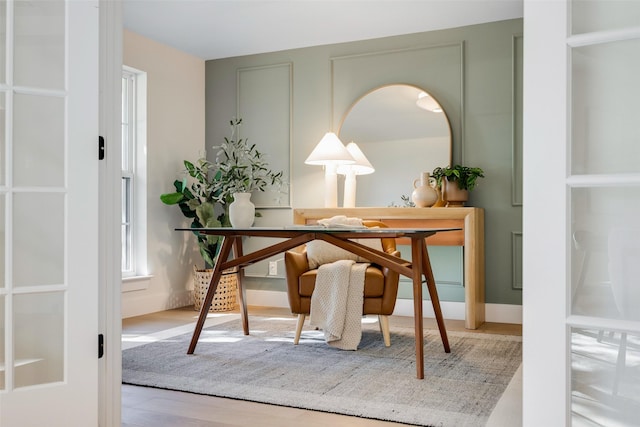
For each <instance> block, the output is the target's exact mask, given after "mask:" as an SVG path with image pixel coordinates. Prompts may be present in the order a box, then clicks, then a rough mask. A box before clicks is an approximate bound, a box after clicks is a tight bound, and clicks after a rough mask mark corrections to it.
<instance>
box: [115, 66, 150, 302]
mask: <svg viewBox="0 0 640 427" xmlns="http://www.w3.org/2000/svg"><path fill="white" fill-rule="evenodd" d="M122 76H123V91H122V94H123V97H124V96H125V95H126V96H127V98H128V99H127V101H128V103H127V106H125V104H124V100H123V115H122V127H123V129H122V137H123V142H122V158H123V159H127V160H128V161H127V162H126V163H127V165H128V168H126V169H125V168H124V167H123V168H122V178H125V177H127V178H129V179H130V180H131V186H130V188H129V198H130V199H129V206H130V211H129V215H128V218H129V221H128V224H129V227H130V228H129V230H130V231H129V234H128V236H123V242H122V251H123V257H125V256H128V257H129V263H128V264H129V265H130V268H129V269H127V270H125V269H124V268H122V279H123V280H122V292H129V291H134V290H142V289H147V287H148V279H149V278H150V277H151V276H150V275H149V272H148V268H147V224H146V217H147V188H146V181H147V180H146V175H147V159H146V152H147V129H146V123H147V120H146V117H147V114H146V112H147V105H146V104H147V103H146V99H147V74H146V73H145V72H143V71H140V70H136V69H134V68H132V67H128V66H123V69H122ZM125 81H126V82H128V83H126V84H125ZM125 116H126V117H125ZM125 120H126V123H127V124H128V130H127V132H126V135H125V130H124V124H125ZM125 136H126V137H127V138H126V140H125V139H124V138H125ZM124 163H125V162H124V161H123V162H122V164H123V165H124ZM125 194H126V193H125V192H124V189H123V202H124V195H125ZM121 220H122V219H121ZM122 225H124V222H122ZM121 235H122V233H121ZM124 239H128V240H129V242H130V247H131V249H130V252H129V254H128V255H127V252H126V247H125V240H124ZM123 264H124V263H121V267H123Z"/></svg>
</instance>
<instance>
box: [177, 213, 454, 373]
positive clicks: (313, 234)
mask: <svg viewBox="0 0 640 427" xmlns="http://www.w3.org/2000/svg"><path fill="white" fill-rule="evenodd" d="M177 230H178V231H198V232H200V233H202V234H207V235H214V236H222V238H223V240H222V247H221V249H220V253H219V255H218V258H217V261H216V265H215V266H214V269H213V276H212V277H211V283H210V285H209V290H208V291H207V294H206V296H205V298H204V301H203V304H202V308H201V309H200V315H199V316H198V321H197V323H196V326H195V329H194V331H193V336H192V338H191V343H190V345H189V349H188V351H187V354H193V352H194V351H195V349H196V345H197V344H198V339H199V338H200V333H201V332H202V328H203V326H204V322H205V320H206V318H207V313H208V311H209V307H210V306H211V302H212V301H213V296H214V294H215V291H216V288H217V287H218V281H219V280H220V277H221V275H222V272H223V271H224V270H227V269H229V268H238V269H239V270H240V269H242V268H244V267H246V266H248V265H251V264H253V263H256V262H259V261H262V260H265V259H267V258H269V257H271V256H273V255H276V254H279V253H282V252H285V251H288V250H290V249H293V248H295V247H298V246H300V245H303V244H305V243H307V242H309V241H311V240H324V241H325V242H328V243H330V244H333V245H335V246H338V247H340V248H342V249H345V250H347V251H349V252H352V253H354V254H356V255H358V256H361V257H363V258H366V259H368V260H370V261H371V262H373V263H375V264H379V265H381V266H383V267H387V268H389V269H390V270H393V271H396V272H398V273H399V274H401V275H403V276H406V277H409V278H410V279H412V280H413V315H414V321H415V352H416V371H417V372H416V374H417V377H418V378H419V379H423V378H424V353H423V350H424V330H423V320H422V278H423V277H424V279H425V281H426V285H427V290H428V291H429V296H430V297H431V304H432V305H433V311H434V313H435V317H436V321H437V324H438V329H439V330H440V337H441V339H442V344H443V346H444V350H445V352H447V353H449V352H450V347H449V339H448V337H447V331H446V329H445V326H444V320H443V318H442V311H441V309H440V300H439V299H438V292H437V290H436V286H435V280H434V278H433V272H432V271H431V263H430V262H429V254H428V252H427V246H426V243H425V239H426V238H427V237H429V236H432V235H434V234H436V233H439V232H446V231H453V230H458V228H424V229H422V228H421V229H407V228H375V229H370V228H347V227H334V228H327V227H321V226H304V225H302V226H291V227H251V228H179V229H177ZM243 236H254V237H272V238H278V239H285V240H281V241H279V242H278V243H275V244H273V245H271V246H268V247H265V248H263V249H259V250H256V251H254V252H252V253H249V254H244V253H243V251H242V237H243ZM356 238H357V239H380V238H405V239H409V240H410V241H411V261H407V260H404V259H402V258H398V257H395V256H392V255H389V254H387V253H385V252H381V251H379V250H376V249H372V248H370V247H368V246H365V245H362V244H360V243H358V242H355V241H352V240H349V239H356ZM232 249H233V256H231V252H232ZM238 296H239V300H240V315H241V318H242V327H243V330H244V334H245V335H249V319H248V315H247V303H246V291H245V289H244V286H243V284H242V274H239V275H238Z"/></svg>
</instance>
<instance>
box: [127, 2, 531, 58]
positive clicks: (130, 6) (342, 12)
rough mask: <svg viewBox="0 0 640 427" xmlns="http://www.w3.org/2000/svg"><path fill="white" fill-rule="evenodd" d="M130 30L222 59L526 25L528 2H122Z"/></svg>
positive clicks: (167, 43)
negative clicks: (495, 24)
mask: <svg viewBox="0 0 640 427" xmlns="http://www.w3.org/2000/svg"><path fill="white" fill-rule="evenodd" d="M123 4H124V6H123V7H124V26H125V28H126V29H128V30H131V31H134V32H136V33H138V34H141V35H143V36H146V37H148V38H151V39H153V40H156V41H158V42H161V43H163V44H166V45H169V46H173V47H175V48H177V49H179V50H182V51H184V52H187V53H190V54H192V55H195V56H198V57H200V58H202V59H218V58H227V57H232V56H242V55H249V54H254V53H264V52H274V51H278V50H286V49H294V48H301V47H309V46H318V45H324V44H332V43H340V42H348V41H356V40H365V39H372V38H377V37H387V36H393V35H400V34H410V33H418V32H423V31H431V30H438V29H443V28H452V27H460V26H465V25H473V24H479V23H484V22H492V21H501V20H505V19H513V18H521V17H522V8H523V5H522V0H350V1H338V0H124V1H123Z"/></svg>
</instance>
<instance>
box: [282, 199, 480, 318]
mask: <svg viewBox="0 0 640 427" xmlns="http://www.w3.org/2000/svg"><path fill="white" fill-rule="evenodd" d="M335 215H346V216H348V217H356V218H362V219H369V220H377V221H382V222H384V223H385V224H387V225H388V226H389V227H392V228H443V227H452V228H460V229H461V230H460V231H450V232H448V233H437V234H434V235H433V236H430V237H428V238H427V244H428V245H430V246H431V245H433V246H463V247H464V252H463V254H464V255H463V257H464V300H465V327H466V328H467V329H477V328H478V327H479V326H480V325H482V324H483V323H484V318H485V311H484V210H483V209H481V208H473V207H461V208H312V209H294V210H293V222H294V224H313V223H315V222H316V221H317V220H319V219H322V218H330V217H332V216H335ZM406 240H408V239H406ZM398 243H401V244H408V243H409V242H408V241H403V239H399V241H398Z"/></svg>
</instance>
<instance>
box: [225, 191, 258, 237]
mask: <svg viewBox="0 0 640 427" xmlns="http://www.w3.org/2000/svg"><path fill="white" fill-rule="evenodd" d="M255 217H256V206H255V205H254V204H253V203H252V202H251V193H234V194H233V202H231V204H230V205H229V221H231V226H232V227H233V228H249V227H251V226H252V225H253V221H254V219H255Z"/></svg>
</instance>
